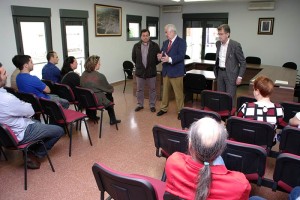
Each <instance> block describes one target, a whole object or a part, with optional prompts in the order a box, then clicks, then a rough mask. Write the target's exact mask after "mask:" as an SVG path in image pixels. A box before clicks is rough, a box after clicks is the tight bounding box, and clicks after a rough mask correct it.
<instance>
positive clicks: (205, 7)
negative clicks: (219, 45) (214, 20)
mask: <svg viewBox="0 0 300 200" xmlns="http://www.w3.org/2000/svg"><path fill="white" fill-rule="evenodd" d="M299 8H300V1H299V0H277V1H276V9H275V10H271V11H265V10H263V11H262V10H261V11H249V10H248V3H241V2H228V3H197V4H191V5H186V6H183V12H182V13H229V19H228V24H229V25H230V27H231V38H232V39H234V40H237V41H239V42H240V43H241V44H242V48H243V51H244V54H245V56H258V57H260V58H261V59H262V64H267V65H276V66H282V64H283V63H285V62H287V61H293V62H295V63H297V65H298V66H300V50H299V49H300V39H299V33H300V26H299V19H300V12H299ZM182 13H161V30H163V27H164V25H165V24H167V23H174V24H175V25H176V27H177V32H178V35H179V36H182V28H183V22H182ZM263 17H274V18H275V22H274V31H273V35H258V34H257V29H258V18H263ZM164 39H165V36H164V33H163V32H161V43H162V41H163V40H164ZM298 69H300V68H299V67H298Z"/></svg>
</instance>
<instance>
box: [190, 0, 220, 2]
mask: <svg viewBox="0 0 300 200" xmlns="http://www.w3.org/2000/svg"><path fill="white" fill-rule="evenodd" d="M196 1H217V0H184V2H196Z"/></svg>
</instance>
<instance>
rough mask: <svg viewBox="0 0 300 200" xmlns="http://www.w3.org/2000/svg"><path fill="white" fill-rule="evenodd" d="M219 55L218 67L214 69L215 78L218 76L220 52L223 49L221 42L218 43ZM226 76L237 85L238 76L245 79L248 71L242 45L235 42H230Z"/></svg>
mask: <svg viewBox="0 0 300 200" xmlns="http://www.w3.org/2000/svg"><path fill="white" fill-rule="evenodd" d="M216 46H217V53H216V67H215V69H214V72H215V76H216V77H217V75H218V72H217V70H218V66H219V51H220V47H221V42H220V41H217V43H216ZM225 66H226V74H227V77H228V79H229V81H230V83H231V84H232V85H235V83H236V79H237V77H238V76H240V77H243V76H244V73H245V71H246V59H245V57H244V53H243V50H242V46H241V44H240V43H238V42H237V41H234V40H231V39H230V40H229V43H228V47H227V53H226V61H225Z"/></svg>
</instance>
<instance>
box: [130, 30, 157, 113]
mask: <svg viewBox="0 0 300 200" xmlns="http://www.w3.org/2000/svg"><path fill="white" fill-rule="evenodd" d="M158 53H159V46H158V44H156V43H155V42H153V41H151V40H150V32H149V30H147V29H143V30H142V31H141V41H139V42H138V43H136V44H135V45H134V46H133V49H132V61H133V62H134V63H135V77H136V83H137V90H136V97H137V104H138V105H137V107H136V108H135V112H138V111H140V110H142V109H143V108H144V89H145V83H147V84H148V87H149V107H150V110H151V112H155V111H156V109H155V102H156V90H155V83H156V75H157V71H156V65H157V64H158V63H159V62H158V59H157V54H158Z"/></svg>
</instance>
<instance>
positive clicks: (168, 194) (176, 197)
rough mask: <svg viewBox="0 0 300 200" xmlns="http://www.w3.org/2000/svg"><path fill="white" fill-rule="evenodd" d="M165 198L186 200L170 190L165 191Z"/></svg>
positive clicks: (167, 199)
mask: <svg viewBox="0 0 300 200" xmlns="http://www.w3.org/2000/svg"><path fill="white" fill-rule="evenodd" d="M164 200H184V199H182V198H180V197H178V196H175V195H174V194H171V193H170V192H165V193H164Z"/></svg>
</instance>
